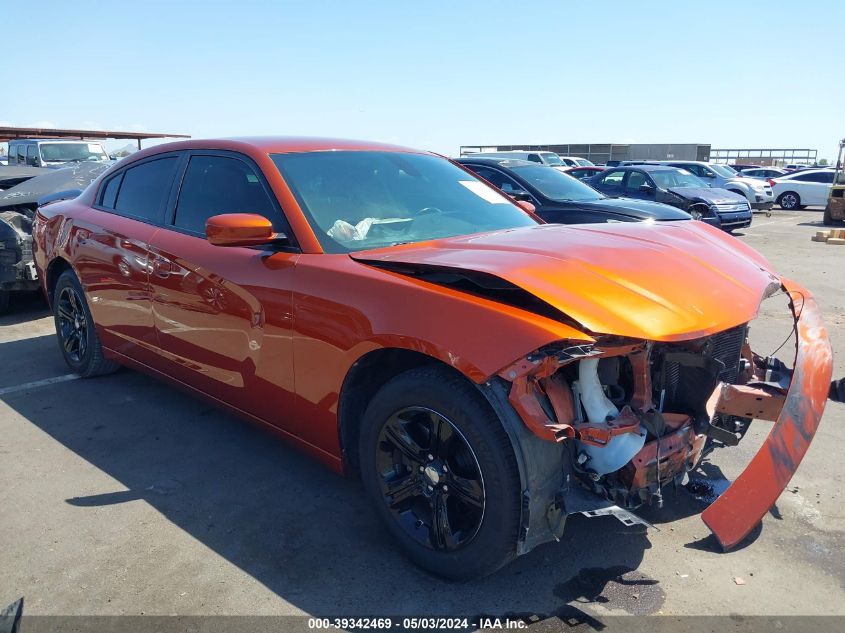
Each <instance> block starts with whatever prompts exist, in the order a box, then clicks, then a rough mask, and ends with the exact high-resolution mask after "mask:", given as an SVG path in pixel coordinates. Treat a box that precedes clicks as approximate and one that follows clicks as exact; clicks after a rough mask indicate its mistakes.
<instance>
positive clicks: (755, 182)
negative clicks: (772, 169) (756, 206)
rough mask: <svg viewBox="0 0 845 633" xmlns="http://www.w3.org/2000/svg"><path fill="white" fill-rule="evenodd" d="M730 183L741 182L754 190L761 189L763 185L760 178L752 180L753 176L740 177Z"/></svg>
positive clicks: (732, 179)
mask: <svg viewBox="0 0 845 633" xmlns="http://www.w3.org/2000/svg"><path fill="white" fill-rule="evenodd" d="M728 182H741V183H743V184H745V185H748V186H749V187H751V188H753V189H759V188H760V185H761V184H762V183H761V181H760V179H759V178H752V177H751V176H740V177H738V178H731V179H730V180H728Z"/></svg>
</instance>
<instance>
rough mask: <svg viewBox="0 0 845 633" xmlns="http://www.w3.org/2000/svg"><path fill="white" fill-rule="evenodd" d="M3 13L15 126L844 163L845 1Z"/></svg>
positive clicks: (134, 6) (99, 8)
mask: <svg viewBox="0 0 845 633" xmlns="http://www.w3.org/2000/svg"><path fill="white" fill-rule="evenodd" d="M0 14H2V16H3V24H4V29H3V41H4V46H5V52H4V54H3V55H2V56H0V77H2V78H3V84H2V85H3V86H4V90H3V92H4V97H3V99H2V104H3V105H2V107H0V122H2V124H12V125H33V124H46V125H53V126H57V127H95V128H112V129H139V130H147V131H164V132H168V131H170V132H183V133H187V134H192V135H194V136H200V137H208V136H232V135H254V134H268V133H269V134H308V135H318V136H343V137H352V138H367V139H378V140H385V141H390V142H396V143H401V144H405V145H410V146H414V147H421V148H425V149H432V150H435V151H439V152H443V153H448V154H455V153H456V152H457V150H458V146H459V145H461V144H472V143H554V142H596V143H598V142H617V143H620V142H643V143H647V142H655V143H657V142H679V143H684V142H703V143H711V144H713V145H714V146H717V147H718V146H722V147H724V146H735V147H736V146H740V147H745V146H764V147H777V146H783V147H810V148H816V149H818V150H819V152H820V154H819V156H820V157H827V158H829V159H830V158H834V157H835V151H836V146H837V141H838V139H840V138H842V137H843V136H845V116H843V113H845V81H843V79H845V66H843V63H842V62H843V59H844V58H843V52H842V35H841V33H842V29H843V27H845V2H843V1H842V0H832V1H827V0H813V1H812V2H799V1H797V0H789V1H787V2H782V3H779V2H775V1H770V2H755V1H753V0H744V1H736V0H734V1H727V2H723V1H721V0H718V1H717V0H711V1H705V0H698V1H697V2H687V1H680V0H672V1H668V0H666V1H660V2H657V1H655V2H649V1H641V2H630V1H624V2H622V1H620V2H616V1H603V2H569V1H564V0H553V1H547V2H531V1H525V0H523V1H520V0H512V1H510V2H504V1H497V0H486V1H480V2H479V1H475V0H470V1H466V0H451V1H449V2H440V1H438V0H427V1H425V2H419V1H418V2H403V1H400V0H392V1H387V2H375V1H374V2H367V1H366V0H357V1H345V2H319V1H318V0H312V1H311V2H283V1H271V0H267V1H257V0H256V1H251V0H237V1H236V0H230V1H228V2H222V1H214V0H205V1H203V2H199V1H193V0H191V1H187V0H184V1H181V2H179V1H173V2H162V1H159V0H147V1H144V2H135V1H130V0H121V1H119V2H110V3H105V2H87V1H85V0H76V1H74V2H65V1H45V0H38V1H33V2H24V1H23V0H5V2H3V3H2V9H0ZM18 29H19V30H18ZM15 33H18V35H17V36H15ZM837 69H838V71H839V73H840V74H839V75H838V76H835V75H834V72H835V71H836V70H837Z"/></svg>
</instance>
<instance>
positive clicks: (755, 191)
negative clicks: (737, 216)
mask: <svg viewBox="0 0 845 633" xmlns="http://www.w3.org/2000/svg"><path fill="white" fill-rule="evenodd" d="M657 164H660V165H671V166H672V167H678V168H680V169H686V170H687V171H689V172H692V173H693V174H694V175H695V176H698V177H699V178H701V179H702V180H703V181H704V182H706V183H707V184H708V185H710V186H711V187H717V188H720V189H727V190H728V191H733V192H734V193H738V194H740V195H741V196H743V197H744V198H745V199H746V200H748V204H749V205H751V208H752V209H757V210H763V211H769V210H771V208H772V207H773V206H774V204H775V200H774V196H773V194H772V188H771V186H770V185H769V183H768V182H765V181H759V180H755V179H754V178H745V177H743V176H740V175H739V174H737V173H736V172H735V171H734V170H733V169H731V168H730V167H728V166H727V165H719V164H717V163H705V162H700V161H690V160H676V161H659V162H658V163H657Z"/></svg>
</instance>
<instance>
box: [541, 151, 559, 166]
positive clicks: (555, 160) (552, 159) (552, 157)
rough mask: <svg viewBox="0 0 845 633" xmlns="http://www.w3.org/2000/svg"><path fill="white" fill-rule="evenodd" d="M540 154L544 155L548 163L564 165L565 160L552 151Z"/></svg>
mask: <svg viewBox="0 0 845 633" xmlns="http://www.w3.org/2000/svg"><path fill="white" fill-rule="evenodd" d="M540 156H542V157H543V160H544V161H545V163H546V165H556V166H557V165H563V161H562V160H561V159H560V156H558V155H557V154H554V153H552V152H541V153H540Z"/></svg>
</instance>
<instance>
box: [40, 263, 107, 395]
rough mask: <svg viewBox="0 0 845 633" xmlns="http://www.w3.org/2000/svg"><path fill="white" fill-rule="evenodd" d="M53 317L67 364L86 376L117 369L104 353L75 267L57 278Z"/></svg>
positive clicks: (74, 370) (75, 371)
mask: <svg viewBox="0 0 845 633" xmlns="http://www.w3.org/2000/svg"><path fill="white" fill-rule="evenodd" d="M53 320H54V321H55V324H56V336H58V339H59V349H60V350H61V352H62V356H64V359H65V363H67V365H68V367H70V368H71V370H72V371H73V372H74V373H77V374H79V375H80V376H82V377H83V378H90V377H91V376H100V375H103V374H110V373H112V372H114V371H117V370H118V369H119V367H120V365H118V364H117V363H115V362H112V361H110V360H108V359H106V358H105V357H104V356H103V348H102V346H101V345H100V339H99V337H98V336H97V329H96V327H95V326H94V319H93V318H92V317H91V310H90V309H89V308H88V302H87V301H86V300H85V292H84V291H83V290H82V284H80V283H79V279H77V277H76V274H75V273H74V272H73V271H72V270H66V271H65V272H63V273H62V274H61V276H59V279H58V280H57V281H56V288H55V290H54V292H53Z"/></svg>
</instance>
